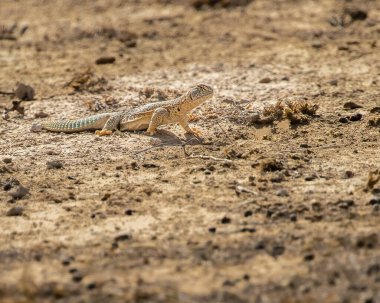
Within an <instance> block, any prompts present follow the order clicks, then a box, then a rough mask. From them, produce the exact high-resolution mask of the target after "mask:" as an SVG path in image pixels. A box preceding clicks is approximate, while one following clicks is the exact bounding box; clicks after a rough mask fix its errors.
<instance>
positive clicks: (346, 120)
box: [338, 117, 348, 123]
mask: <svg viewBox="0 0 380 303" xmlns="http://www.w3.org/2000/svg"><path fill="white" fill-rule="evenodd" d="M338 122H340V123H348V119H347V117H340V118H339V120H338Z"/></svg>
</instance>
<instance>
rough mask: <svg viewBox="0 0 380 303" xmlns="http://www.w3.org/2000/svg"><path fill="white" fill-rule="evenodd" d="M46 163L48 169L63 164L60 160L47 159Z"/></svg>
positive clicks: (60, 166) (57, 167)
mask: <svg viewBox="0 0 380 303" xmlns="http://www.w3.org/2000/svg"><path fill="white" fill-rule="evenodd" d="M46 165H47V168H48V169H60V168H62V167H63V164H62V162H60V161H47V162H46Z"/></svg>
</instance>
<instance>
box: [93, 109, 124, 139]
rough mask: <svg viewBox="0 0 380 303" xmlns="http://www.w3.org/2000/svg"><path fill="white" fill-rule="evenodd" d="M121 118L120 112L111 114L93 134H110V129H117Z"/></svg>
mask: <svg viewBox="0 0 380 303" xmlns="http://www.w3.org/2000/svg"><path fill="white" fill-rule="evenodd" d="M121 118H122V115H121V114H120V113H117V114H114V115H112V116H111V117H109V119H108V120H107V122H106V123H105V124H104V126H103V129H101V130H97V131H95V134H96V135H99V136H107V135H111V134H112V131H114V130H117V127H118V125H119V123H120V120H121Z"/></svg>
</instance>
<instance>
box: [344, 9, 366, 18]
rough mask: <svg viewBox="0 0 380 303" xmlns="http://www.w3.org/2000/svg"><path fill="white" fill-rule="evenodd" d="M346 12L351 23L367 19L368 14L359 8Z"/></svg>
mask: <svg viewBox="0 0 380 303" xmlns="http://www.w3.org/2000/svg"><path fill="white" fill-rule="evenodd" d="M346 12H347V13H348V15H350V17H351V19H352V21H357V20H359V21H363V20H365V19H367V17H368V13H367V12H366V11H364V10H362V9H359V8H351V9H348V10H346Z"/></svg>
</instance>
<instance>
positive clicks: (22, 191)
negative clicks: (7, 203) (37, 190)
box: [9, 185, 29, 200]
mask: <svg viewBox="0 0 380 303" xmlns="http://www.w3.org/2000/svg"><path fill="white" fill-rule="evenodd" d="M28 193H29V189H27V188H26V187H24V186H22V185H19V186H18V187H17V188H16V190H14V191H12V192H10V193H9V194H10V195H11V196H12V198H13V199H15V200H17V199H22V198H24V197H25V196H26V195H27V194H28Z"/></svg>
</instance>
